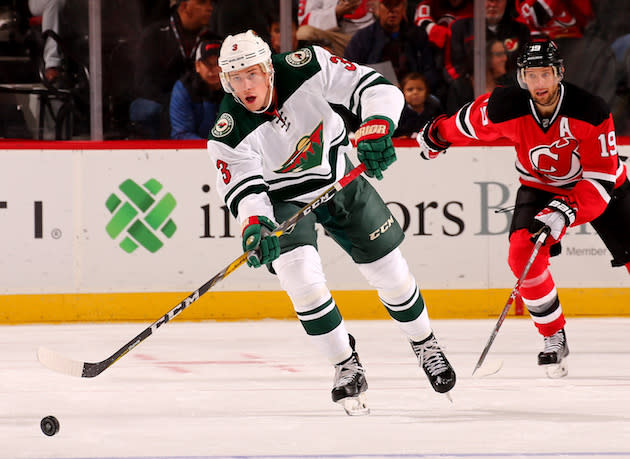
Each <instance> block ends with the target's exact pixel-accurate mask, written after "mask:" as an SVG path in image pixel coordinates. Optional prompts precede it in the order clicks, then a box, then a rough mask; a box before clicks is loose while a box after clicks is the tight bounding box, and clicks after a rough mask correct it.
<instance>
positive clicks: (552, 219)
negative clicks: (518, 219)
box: [530, 196, 577, 241]
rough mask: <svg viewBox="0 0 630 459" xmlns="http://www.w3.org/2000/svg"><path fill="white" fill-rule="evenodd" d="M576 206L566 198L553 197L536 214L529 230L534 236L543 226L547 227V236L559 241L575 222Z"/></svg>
mask: <svg viewBox="0 0 630 459" xmlns="http://www.w3.org/2000/svg"><path fill="white" fill-rule="evenodd" d="M576 214H577V205H576V203H575V202H573V201H571V200H570V199H569V197H568V196H555V197H554V198H553V199H552V200H551V201H549V203H548V204H547V206H546V207H545V208H544V209H543V210H541V211H540V212H538V213H537V214H536V216H535V217H534V222H533V224H532V227H531V228H530V232H531V233H532V234H536V233H537V232H538V231H539V230H540V228H542V227H543V226H548V227H549V235H550V236H551V237H552V238H554V239H555V240H556V241H559V240H560V238H561V237H562V236H564V233H565V232H566V230H567V228H568V227H569V226H571V225H572V224H573V222H574V221H575V216H576Z"/></svg>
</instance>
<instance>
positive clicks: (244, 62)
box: [219, 30, 273, 94]
mask: <svg viewBox="0 0 630 459" xmlns="http://www.w3.org/2000/svg"><path fill="white" fill-rule="evenodd" d="M256 64H261V65H262V68H263V71H264V72H265V73H268V74H271V76H272V77H273V66H272V65H271V49H269V45H268V44H267V43H265V41H264V40H263V39H262V38H260V37H259V36H258V35H256V32H254V31H253V30H248V31H247V32H243V33H239V34H236V35H229V36H228V37H227V38H226V39H225V40H224V41H223V45H222V46H221V52H220V53H219V67H221V73H219V78H220V79H221V85H222V86H223V90H224V91H225V92H227V93H230V94H234V88H233V87H232V85H231V84H230V78H229V76H228V73H229V72H233V71H235V70H241V69H245V68H247V67H251V66H252V65H256ZM272 81H273V80H272Z"/></svg>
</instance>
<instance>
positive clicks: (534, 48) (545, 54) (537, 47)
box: [516, 39, 564, 89]
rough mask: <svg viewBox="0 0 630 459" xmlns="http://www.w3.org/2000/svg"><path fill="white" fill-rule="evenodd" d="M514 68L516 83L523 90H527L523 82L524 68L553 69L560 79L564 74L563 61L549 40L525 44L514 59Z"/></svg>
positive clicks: (555, 46) (556, 46)
mask: <svg viewBox="0 0 630 459" xmlns="http://www.w3.org/2000/svg"><path fill="white" fill-rule="evenodd" d="M516 66H517V67H518V72H517V78H518V83H519V84H520V85H521V88H523V89H526V88H527V85H525V82H524V81H523V76H524V75H523V74H524V70H525V69H526V68H529V67H554V68H555V69H556V72H557V75H558V76H559V77H560V78H562V76H563V72H564V61H563V60H562V58H561V57H560V50H559V49H558V45H556V44H555V43H554V42H553V41H551V40H549V39H539V40H532V41H530V42H529V43H527V44H526V45H525V48H524V49H523V51H522V52H521V54H520V55H519V56H518V58H517V59H516Z"/></svg>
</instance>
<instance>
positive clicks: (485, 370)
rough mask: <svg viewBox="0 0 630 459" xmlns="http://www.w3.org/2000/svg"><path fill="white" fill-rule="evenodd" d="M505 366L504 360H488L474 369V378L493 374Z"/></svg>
mask: <svg viewBox="0 0 630 459" xmlns="http://www.w3.org/2000/svg"><path fill="white" fill-rule="evenodd" d="M501 368H503V360H499V359H496V360H488V361H486V362H484V363H483V365H481V366H480V367H479V368H475V370H473V374H472V375H473V377H474V378H477V379H479V378H485V377H486V376H492V375H494V374H496V373H498V372H499V370H501Z"/></svg>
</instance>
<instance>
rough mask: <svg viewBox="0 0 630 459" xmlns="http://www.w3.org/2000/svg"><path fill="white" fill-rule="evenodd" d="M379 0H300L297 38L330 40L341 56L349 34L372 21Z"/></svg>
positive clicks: (302, 39)
mask: <svg viewBox="0 0 630 459" xmlns="http://www.w3.org/2000/svg"><path fill="white" fill-rule="evenodd" d="M378 2H379V0H300V3H299V7H298V22H299V24H300V27H299V29H298V31H297V38H298V40H301V41H308V42H317V41H322V40H325V41H329V42H330V43H332V49H333V51H334V54H337V55H338V56H343V55H344V53H345V50H346V46H347V45H348V43H349V42H350V39H351V38H352V36H353V35H354V34H355V33H356V32H357V31H358V30H360V29H363V28H365V27H367V26H369V25H370V24H372V23H374V12H375V11H376V9H377V7H378Z"/></svg>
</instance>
